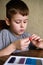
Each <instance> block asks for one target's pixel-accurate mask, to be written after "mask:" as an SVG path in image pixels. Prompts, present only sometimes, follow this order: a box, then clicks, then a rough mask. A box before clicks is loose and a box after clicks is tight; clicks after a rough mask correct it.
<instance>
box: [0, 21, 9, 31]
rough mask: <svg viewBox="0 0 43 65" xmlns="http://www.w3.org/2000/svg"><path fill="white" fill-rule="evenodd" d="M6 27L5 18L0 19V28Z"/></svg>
mask: <svg viewBox="0 0 43 65" xmlns="http://www.w3.org/2000/svg"><path fill="white" fill-rule="evenodd" d="M2 29H8V26H7V25H6V23H5V20H0V30H2Z"/></svg>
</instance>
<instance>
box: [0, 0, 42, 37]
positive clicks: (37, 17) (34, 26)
mask: <svg viewBox="0 0 43 65" xmlns="http://www.w3.org/2000/svg"><path fill="white" fill-rule="evenodd" d="M8 1H9V0H0V19H5V17H6V11H5V10H6V9H5V4H6V3H7V2H8ZM23 1H24V2H25V3H26V4H27V5H28V7H29V9H30V14H29V21H28V26H27V32H29V33H31V34H33V33H35V34H37V35H40V37H42V38H43V0H23Z"/></svg>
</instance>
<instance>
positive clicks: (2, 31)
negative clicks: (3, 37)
mask: <svg viewBox="0 0 43 65" xmlns="http://www.w3.org/2000/svg"><path fill="white" fill-rule="evenodd" d="M0 32H1V33H7V32H9V31H8V30H7V29H2V30H1V31H0Z"/></svg>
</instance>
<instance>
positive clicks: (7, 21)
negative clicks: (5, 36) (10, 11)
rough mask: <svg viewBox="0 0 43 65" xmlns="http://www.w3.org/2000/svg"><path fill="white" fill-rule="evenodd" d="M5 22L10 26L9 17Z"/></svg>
mask: <svg viewBox="0 0 43 65" xmlns="http://www.w3.org/2000/svg"><path fill="white" fill-rule="evenodd" d="M5 22H6V24H7V25H8V26H10V22H9V19H8V18H5Z"/></svg>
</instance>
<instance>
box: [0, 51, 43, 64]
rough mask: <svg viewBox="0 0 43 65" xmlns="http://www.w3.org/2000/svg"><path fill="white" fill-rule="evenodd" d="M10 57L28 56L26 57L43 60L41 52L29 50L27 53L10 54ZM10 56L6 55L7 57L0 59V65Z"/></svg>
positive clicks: (42, 52)
mask: <svg viewBox="0 0 43 65" xmlns="http://www.w3.org/2000/svg"><path fill="white" fill-rule="evenodd" d="M11 55H14V56H28V57H39V58H43V50H29V51H23V52H19V53H15V54H11ZM11 55H7V56H3V57H0V65H3V63H4V62H5V61H6V60H7V59H8V58H9V56H11Z"/></svg>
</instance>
